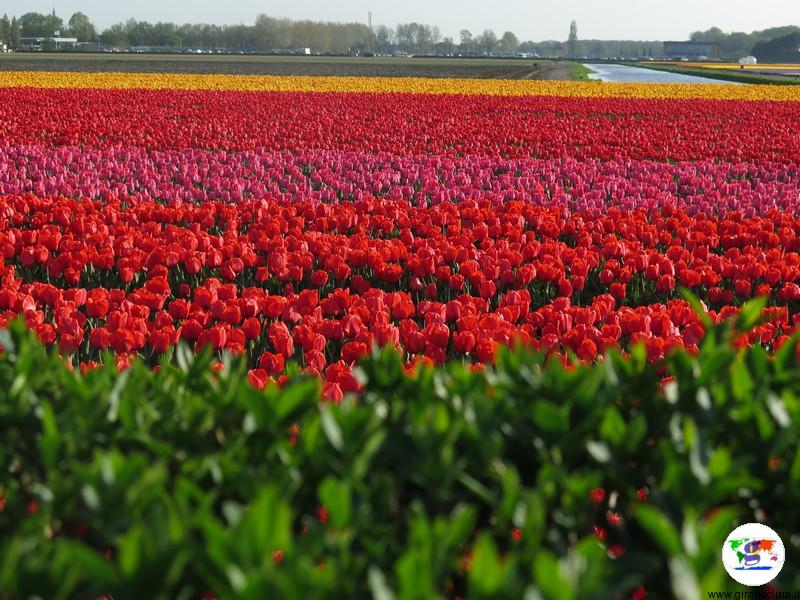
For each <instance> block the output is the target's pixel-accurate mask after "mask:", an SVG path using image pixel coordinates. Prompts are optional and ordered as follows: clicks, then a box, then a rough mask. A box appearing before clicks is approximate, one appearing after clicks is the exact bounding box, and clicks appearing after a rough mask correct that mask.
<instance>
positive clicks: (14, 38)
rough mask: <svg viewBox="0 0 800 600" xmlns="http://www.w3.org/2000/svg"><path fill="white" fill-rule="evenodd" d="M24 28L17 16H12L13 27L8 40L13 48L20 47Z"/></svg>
mask: <svg viewBox="0 0 800 600" xmlns="http://www.w3.org/2000/svg"><path fill="white" fill-rule="evenodd" d="M21 37H22V28H21V27H20V25H19V21H17V17H11V28H10V29H9V34H8V41H9V45H10V46H11V47H12V48H19V45H20V41H21V40H20V38H21Z"/></svg>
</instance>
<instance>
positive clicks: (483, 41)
mask: <svg viewBox="0 0 800 600" xmlns="http://www.w3.org/2000/svg"><path fill="white" fill-rule="evenodd" d="M477 44H478V48H480V49H481V51H483V52H494V51H495V50H496V49H497V34H495V32H494V31H492V30H491V29H484V31H483V33H482V34H480V35H479V36H478V39H477Z"/></svg>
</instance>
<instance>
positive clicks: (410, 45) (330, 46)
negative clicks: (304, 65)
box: [0, 12, 800, 59]
mask: <svg viewBox="0 0 800 600" xmlns="http://www.w3.org/2000/svg"><path fill="white" fill-rule="evenodd" d="M56 32H58V33H59V35H61V36H62V37H75V38H77V39H78V41H79V42H98V43H101V44H105V45H107V46H113V47H117V48H122V49H128V48H131V47H137V46H147V47H154V48H165V49H166V48H174V49H178V48H213V49H219V50H226V51H246V52H270V51H281V50H293V49H297V48H310V49H311V50H312V51H314V52H320V53H332V54H333V53H336V54H340V53H351V52H359V53H368V52H374V53H379V54H393V53H397V52H406V53H409V54H455V53H460V54H488V53H507V54H512V53H516V52H523V53H535V54H539V55H542V56H555V57H558V56H587V57H626V58H646V57H654V58H658V57H660V56H662V55H663V45H662V42H657V41H632V40H575V39H572V40H568V41H564V42H562V41H555V40H550V41H544V42H532V41H525V42H521V41H520V40H519V39H518V38H517V36H516V35H515V34H514V33H513V32H511V31H506V32H504V33H502V34H501V35H497V34H496V33H495V32H494V31H493V30H492V29H485V30H484V31H482V32H475V33H473V32H472V31H470V30H468V29H463V30H461V32H460V33H459V36H458V39H453V38H451V37H447V36H443V35H442V33H441V32H440V30H439V28H438V27H436V26H431V25H426V24H423V23H402V24H399V25H397V26H396V27H387V26H385V25H378V26H377V27H375V28H373V29H370V28H369V27H368V26H367V25H365V24H363V23H331V22H320V21H310V20H303V21H294V20H290V19H281V18H275V17H270V16H267V15H263V14H262V15H258V17H257V18H256V20H255V22H254V23H253V24H252V25H210V24H202V23H194V24H193V23H186V24H183V25H178V24H176V23H167V22H158V23H149V22H147V21H137V20H135V19H129V20H128V21H125V22H124V23H117V24H115V25H112V26H111V27H109V28H107V29H105V30H103V31H98V30H97V29H96V28H95V26H94V24H93V23H92V21H91V19H90V18H89V17H88V16H87V15H85V14H84V13H81V12H77V13H75V14H73V15H72V16H71V17H70V18H69V20H68V21H67V22H66V23H65V22H64V21H63V20H62V19H61V18H60V17H58V16H57V15H56V14H55V12H53V13H52V14H49V15H44V14H41V13H36V12H29V13H25V14H24V15H22V16H21V17H19V18H16V17H12V18H11V19H9V18H8V16H5V15H4V16H3V18H2V19H0V41H4V42H5V43H6V44H7V45H8V46H10V47H11V48H19V47H20V39H21V38H23V37H45V38H46V37H50V36H53V35H55V33H56ZM798 32H800V28H798V27H777V28H772V29H766V30H764V31H756V32H753V33H749V34H748V33H742V32H734V33H728V34H726V33H724V32H723V31H722V30H721V29H719V28H716V27H714V28H712V29H709V30H708V31H698V32H694V33H693V34H691V40H692V41H696V42H711V43H714V44H716V45H717V48H718V57H719V58H724V59H737V58H740V57H741V56H744V55H747V54H750V53H752V52H753V50H754V47H756V46H757V45H758V44H761V45H762V46H763V45H764V44H766V43H768V42H772V41H773V40H775V39H777V38H781V37H785V36H789V35H791V34H794V33H798ZM565 33H566V31H565ZM770 51H771V52H773V53H775V52H778V51H773V50H770ZM785 54H786V52H785V51H782V53H781V55H785Z"/></svg>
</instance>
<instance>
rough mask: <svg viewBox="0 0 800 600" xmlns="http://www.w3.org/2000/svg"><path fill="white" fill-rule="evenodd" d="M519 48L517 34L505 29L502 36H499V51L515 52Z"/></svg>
mask: <svg viewBox="0 0 800 600" xmlns="http://www.w3.org/2000/svg"><path fill="white" fill-rule="evenodd" d="M517 48H519V40H518V39H517V36H516V35H514V34H513V33H512V32H510V31H506V32H505V33H504V34H503V37H501V38H500V51H501V52H516V51H517Z"/></svg>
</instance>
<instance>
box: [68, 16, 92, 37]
mask: <svg viewBox="0 0 800 600" xmlns="http://www.w3.org/2000/svg"><path fill="white" fill-rule="evenodd" d="M69 30H70V33H72V36H73V37H76V38H78V41H79V42H92V41H94V39H95V38H96V37H97V34H96V32H95V29H94V25H93V24H92V22H91V21H90V20H89V17H87V16H86V15H85V14H83V13H82V12H76V13H75V14H74V15H72V16H71V17H70V18H69Z"/></svg>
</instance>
